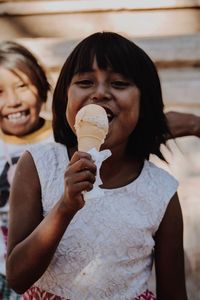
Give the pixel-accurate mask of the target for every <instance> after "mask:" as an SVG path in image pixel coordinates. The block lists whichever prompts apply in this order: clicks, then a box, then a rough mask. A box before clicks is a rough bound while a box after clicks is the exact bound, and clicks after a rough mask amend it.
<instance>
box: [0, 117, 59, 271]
mask: <svg viewBox="0 0 200 300" xmlns="http://www.w3.org/2000/svg"><path fill="white" fill-rule="evenodd" d="M53 139H54V138H53V132H52V126H51V122H50V121H45V122H44V125H43V126H42V127H41V128H40V129H38V130H36V131H35V132H33V133H29V134H27V135H25V136H22V137H17V136H13V135H7V134H4V133H3V132H2V131H1V130H0V180H1V182H0V192H1V189H3V188H5V186H4V182H6V181H7V177H8V171H6V172H5V170H6V169H7V167H6V165H7V164H8V163H9V162H10V160H11V159H13V158H16V159H18V158H19V157H20V156H21V155H22V153H23V152H24V151H25V150H27V149H29V148H30V146H31V145H33V144H44V143H49V142H52V141H53ZM2 177H3V178H2ZM6 188H8V189H9V187H7V186H6ZM8 210H9V204H8V202H6V203H5V205H3V206H1V207H0V226H1V227H2V226H7V221H8V220H7V219H8V216H7V214H8ZM5 254H6V245H5V238H4V237H3V233H2V231H1V230H0V274H4V275H5Z"/></svg>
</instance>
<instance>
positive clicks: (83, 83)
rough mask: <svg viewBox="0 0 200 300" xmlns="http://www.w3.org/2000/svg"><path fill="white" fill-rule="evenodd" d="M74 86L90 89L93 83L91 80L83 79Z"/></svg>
mask: <svg viewBox="0 0 200 300" xmlns="http://www.w3.org/2000/svg"><path fill="white" fill-rule="evenodd" d="M76 84H77V85H78V86H80V87H85V88H87V87H90V86H92V85H93V81H92V80H88V79H84V80H79V81H77V82H76Z"/></svg>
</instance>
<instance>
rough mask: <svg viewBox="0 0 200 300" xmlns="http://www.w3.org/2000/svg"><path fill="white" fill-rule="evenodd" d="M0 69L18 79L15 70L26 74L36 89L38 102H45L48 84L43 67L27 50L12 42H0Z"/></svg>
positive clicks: (48, 88)
mask: <svg viewBox="0 0 200 300" xmlns="http://www.w3.org/2000/svg"><path fill="white" fill-rule="evenodd" d="M0 67H4V68H6V69H7V70H9V71H11V72H12V73H14V74H15V75H17V76H18V77H20V76H19V74H18V73H17V70H19V71H21V72H22V73H24V74H26V76H27V77H28V78H29V79H30V81H31V83H32V84H33V85H34V86H35V87H36V88H37V90H38V95H39V98H40V100H41V101H42V102H46V100H47V94H48V91H49V90H50V84H49V82H48V80H47V77H46V74H45V71H44V69H43V67H42V66H41V65H40V64H39V62H38V60H37V59H36V57H35V56H34V55H33V54H32V53H31V52H30V51H29V50H28V49H27V48H25V47H24V46H22V45H20V44H18V43H15V42H12V41H3V42H1V43H0ZM22 81H23V80H22Z"/></svg>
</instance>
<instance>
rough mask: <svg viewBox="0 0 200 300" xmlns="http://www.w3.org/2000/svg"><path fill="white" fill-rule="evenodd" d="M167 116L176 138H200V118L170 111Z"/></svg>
mask: <svg viewBox="0 0 200 300" xmlns="http://www.w3.org/2000/svg"><path fill="white" fill-rule="evenodd" d="M165 115H166V117H167V121H168V126H169V129H170V131H171V133H172V136H173V137H174V138H177V137H182V136H188V135H194V136H197V137H200V116H197V115H194V114H189V113H181V112H176V111H169V112H167V113H166V114H165ZM169 138H170V137H169Z"/></svg>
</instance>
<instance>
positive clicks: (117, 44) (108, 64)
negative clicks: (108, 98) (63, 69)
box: [73, 32, 138, 81]
mask: <svg viewBox="0 0 200 300" xmlns="http://www.w3.org/2000/svg"><path fill="white" fill-rule="evenodd" d="M121 39H122V40H123V43H124V42H125V44H126V45H124V44H123V43H122V42H121ZM76 50H77V51H75V53H74V57H73V58H74V74H77V73H82V72H88V71H91V70H92V65H93V62H94V59H96V60H97V65H98V67H99V68H100V69H102V70H108V69H111V70H113V71H114V72H117V73H120V74H122V75H124V76H125V77H128V78H130V79H132V80H134V81H135V78H137V76H135V74H137V70H138V66H137V65H138V62H137V61H134V60H133V57H134V56H133V51H137V46H136V45H135V44H134V43H131V44H130V41H128V42H127V40H126V39H124V38H123V37H121V36H119V35H118V34H113V33H110V32H102V33H96V34H94V35H92V36H90V38H87V40H83V41H82V42H81V43H80V44H79V47H78V49H76ZM130 62H131V66H130ZM127 66H129V67H127ZM74 74H73V75H74Z"/></svg>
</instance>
